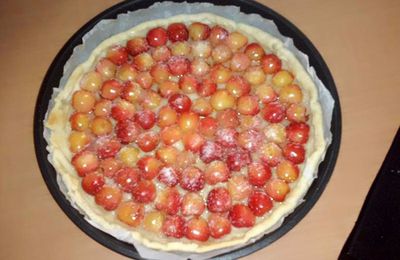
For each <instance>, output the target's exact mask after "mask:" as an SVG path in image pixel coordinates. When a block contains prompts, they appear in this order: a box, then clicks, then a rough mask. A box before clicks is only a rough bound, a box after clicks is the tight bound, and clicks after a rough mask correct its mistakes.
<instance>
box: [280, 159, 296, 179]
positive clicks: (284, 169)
mask: <svg viewBox="0 0 400 260" xmlns="http://www.w3.org/2000/svg"><path fill="white" fill-rule="evenodd" d="M276 176H278V178H279V179H281V180H284V181H286V182H294V181H296V180H297V178H298V177H299V167H297V165H295V164H293V163H292V162H290V161H282V162H281V163H279V164H278V166H277V167H276Z"/></svg>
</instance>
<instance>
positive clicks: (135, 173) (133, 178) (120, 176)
mask: <svg viewBox="0 0 400 260" xmlns="http://www.w3.org/2000/svg"><path fill="white" fill-rule="evenodd" d="M114 179H115V182H116V183H118V185H119V186H120V188H121V189H122V190H123V191H125V192H132V191H133V189H134V188H135V187H136V185H137V184H138V182H139V180H140V171H139V170H138V169H135V168H131V167H124V168H122V169H120V170H119V171H118V172H117V173H116V174H115V176H114Z"/></svg>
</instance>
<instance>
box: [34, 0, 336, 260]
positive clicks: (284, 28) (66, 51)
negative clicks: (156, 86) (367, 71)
mask: <svg viewBox="0 0 400 260" xmlns="http://www.w3.org/2000/svg"><path fill="white" fill-rule="evenodd" d="M155 2H158V1H156V0H134V1H127V2H122V3H119V4H117V5H114V6H112V7H110V8H109V9H107V10H105V11H104V12H102V13H100V14H98V15H97V16H96V17H94V18H93V19H91V20H90V21H89V22H87V23H86V24H85V25H84V26H83V27H82V28H80V29H79V30H78V31H77V32H76V33H75V34H74V35H73V36H72V37H71V38H70V39H69V40H68V41H67V42H66V44H65V45H64V46H63V47H62V49H61V50H60V51H59V53H58V54H57V56H56V57H55V58H54V60H53V62H52V64H51V65H50V67H49V69H48V71H47V73H46V76H45V78H44V80H43V82H42V85H41V88H40V91H39V95H38V98H37V101H36V108H35V116H34V142H35V151H36V157H37V160H38V164H39V167H40V170H41V173H42V176H43V179H44V181H45V182H46V185H47V188H48V189H49V191H50V193H51V194H52V196H53V198H54V199H55V200H56V202H57V203H58V205H59V206H60V207H61V209H62V210H63V211H64V213H65V214H66V215H67V216H68V217H69V218H70V219H71V220H72V221H73V222H74V223H75V225H77V226H78V227H79V228H80V229H81V230H82V231H83V232H85V233H86V234H87V235H89V236H90V237H91V238H93V239H94V240H96V241H97V242H99V243H100V244H102V245H104V246H106V247H108V248H109V249H111V250H113V251H115V252H118V253H120V254H122V255H125V256H127V257H131V258H135V259H143V258H142V257H141V256H140V255H139V253H138V252H137V250H136V249H135V247H134V246H133V245H131V244H128V243H125V242H122V241H120V240H118V239H116V238H114V237H112V236H110V235H109V234H107V233H104V232H103V231H101V230H98V229H97V228H95V227H93V226H92V225H90V224H89V223H88V222H87V221H86V220H85V219H84V217H83V216H82V215H81V214H80V213H79V212H78V211H77V210H76V209H75V208H73V207H72V206H71V204H70V202H69V201H68V200H67V199H66V198H65V196H64V194H63V193H62V192H61V190H60V188H59V186H58V183H57V173H56V171H55V169H54V168H53V166H52V165H51V164H50V162H49V161H48V160H47V157H48V151H47V150H46V146H47V142H46V141H45V139H44V137H43V130H44V125H43V120H44V118H45V115H46V112H47V108H48V105H49V101H50V99H51V96H52V93H53V89H52V86H57V85H58V84H59V81H60V79H61V77H62V75H63V69H64V64H65V63H66V61H67V60H68V59H69V58H70V56H71V54H72V52H73V49H74V48H75V46H77V45H79V44H81V43H82V37H83V36H84V35H85V34H86V33H87V32H89V31H90V30H91V29H92V28H93V27H94V26H95V25H96V24H97V23H98V22H99V21H101V20H103V19H115V18H116V17H117V15H118V14H120V13H126V12H128V11H135V10H138V9H143V8H147V7H149V6H151V5H153V4H154V3H155ZM174 2H183V1H179V0H177V1H176V0H174ZM186 2H188V3H195V2H197V1H193V0H186ZM202 2H209V3H213V4H216V5H236V6H238V7H240V10H241V12H244V13H248V14H250V13H257V14H259V15H261V16H262V17H264V18H266V19H271V20H273V21H274V22H275V24H276V25H277V27H278V29H279V31H280V32H281V33H282V34H283V35H285V36H287V37H291V38H293V41H294V44H295V46H296V47H297V48H298V49H299V50H300V51H302V52H304V53H305V54H306V55H308V57H309V62H310V66H312V67H314V69H315V71H316V73H317V75H318V77H319V78H320V79H321V81H322V82H323V83H324V85H325V86H326V88H327V89H328V91H329V92H330V93H331V95H332V97H333V99H334V100H335V107H334V110H333V115H332V123H331V129H330V130H331V133H332V143H331V144H330V146H329V147H328V150H327V152H326V155H325V158H324V160H323V161H322V162H321V163H320V165H319V168H318V178H316V179H315V180H314V182H313V183H312V185H311V187H310V188H309V190H308V192H307V194H306V195H305V197H304V200H305V202H303V203H302V204H300V205H299V206H298V207H296V209H295V210H294V211H293V212H292V213H291V214H290V215H288V216H287V217H286V218H285V220H284V222H283V224H282V225H281V226H280V227H279V228H278V229H276V230H275V231H273V232H271V233H268V234H266V235H264V236H263V237H262V238H261V239H259V240H257V241H256V242H255V243H253V244H249V245H247V246H245V247H242V248H239V249H236V250H233V251H231V252H228V253H224V254H221V255H218V256H215V257H213V259H237V258H239V257H243V256H246V255H249V254H251V253H253V252H255V251H257V250H260V249H262V248H264V247H266V246H268V245H269V244H271V243H272V242H274V241H276V240H277V239H279V238H280V237H281V236H283V235H284V234H286V233H287V232H288V231H289V230H290V229H292V228H293V227H294V226H295V225H296V224H297V223H298V222H300V220H301V219H302V218H303V217H304V216H305V215H306V214H307V213H308V212H309V211H310V209H311V208H312V207H313V206H314V204H315V203H316V202H317V200H318V198H319V197H320V195H321V194H322V192H323V190H324V189H325V186H326V185H327V183H328V181H329V178H330V176H331V175H332V172H333V169H334V167H335V163H336V160H337V157H338V153H339V147H340V139H341V123H342V119H341V111H340V102H339V96H338V93H337V90H336V86H335V83H334V81H333V78H332V75H331V73H330V71H329V69H328V66H327V65H326V63H325V62H324V60H323V58H322V56H321V55H320V53H319V52H318V51H317V49H316V48H315V47H314V45H313V44H312V43H311V41H310V40H309V39H308V38H307V37H306V36H305V35H304V34H303V33H302V32H301V31H300V30H299V29H298V28H297V27H296V26H294V25H293V24H292V23H291V22H289V21H288V20H287V19H286V18H284V17H283V16H281V15H280V14H278V13H276V12H275V11H273V10H271V9H270V8H268V7H266V6H264V5H262V4H259V3H257V2H254V1H249V0H234V1H232V0H207V1H202Z"/></svg>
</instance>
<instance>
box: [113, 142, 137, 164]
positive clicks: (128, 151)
mask: <svg viewBox="0 0 400 260" xmlns="http://www.w3.org/2000/svg"><path fill="white" fill-rule="evenodd" d="M139 153H140V151H139V149H138V148H136V147H132V146H124V147H122V149H121V150H120V151H119V154H118V157H119V159H120V160H121V162H122V163H123V164H124V165H126V166H129V167H134V166H136V162H137V161H138V159H139Z"/></svg>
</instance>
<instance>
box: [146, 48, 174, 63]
mask: <svg viewBox="0 0 400 260" xmlns="http://www.w3.org/2000/svg"><path fill="white" fill-rule="evenodd" d="M151 56H152V57H153V59H154V60H155V61H161V62H165V61H167V60H168V59H169V58H170V57H171V50H170V49H169V48H168V47H167V46H165V45H163V46H158V47H156V48H153V49H152V50H151Z"/></svg>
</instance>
